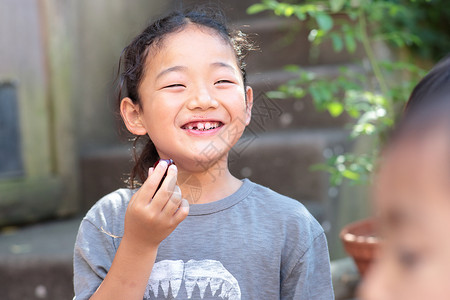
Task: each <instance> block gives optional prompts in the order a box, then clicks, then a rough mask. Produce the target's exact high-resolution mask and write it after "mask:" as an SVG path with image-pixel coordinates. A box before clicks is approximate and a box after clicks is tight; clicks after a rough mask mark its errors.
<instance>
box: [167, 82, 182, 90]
mask: <svg viewBox="0 0 450 300" xmlns="http://www.w3.org/2000/svg"><path fill="white" fill-rule="evenodd" d="M177 87H185V86H184V85H183V84H181V83H174V84H170V85H166V86H165V87H163V88H164V89H170V88H177Z"/></svg>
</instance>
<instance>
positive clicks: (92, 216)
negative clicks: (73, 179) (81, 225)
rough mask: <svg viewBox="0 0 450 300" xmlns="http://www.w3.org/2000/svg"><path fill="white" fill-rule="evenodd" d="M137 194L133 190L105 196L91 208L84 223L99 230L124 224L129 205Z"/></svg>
mask: <svg viewBox="0 0 450 300" xmlns="http://www.w3.org/2000/svg"><path fill="white" fill-rule="evenodd" d="M135 192H136V190H131V189H118V190H116V191H114V192H112V193H110V194H107V195H105V196H104V197H102V198H101V199H100V200H98V201H97V203H95V204H94V205H93V206H92V207H91V209H90V210H89V211H88V212H87V214H86V216H85V217H84V219H83V221H88V222H90V223H92V224H93V225H94V226H96V227H98V228H100V227H101V226H106V227H110V226H111V225H112V223H115V222H123V218H124V217H125V212H126V210H127V206H128V203H129V202H130V199H131V197H132V196H133V194H134V193H135ZM108 225H109V226H108Z"/></svg>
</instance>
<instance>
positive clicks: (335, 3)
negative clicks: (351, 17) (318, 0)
mask: <svg viewBox="0 0 450 300" xmlns="http://www.w3.org/2000/svg"><path fill="white" fill-rule="evenodd" d="M345 1H346V0H330V5H331V11H332V12H334V13H335V12H338V11H340V10H341V9H342V7H344V4H345Z"/></svg>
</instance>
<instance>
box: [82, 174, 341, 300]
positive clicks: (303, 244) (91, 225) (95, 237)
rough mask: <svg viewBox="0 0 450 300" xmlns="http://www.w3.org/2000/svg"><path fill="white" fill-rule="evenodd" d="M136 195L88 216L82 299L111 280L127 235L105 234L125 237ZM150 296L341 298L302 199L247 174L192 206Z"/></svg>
mask: <svg viewBox="0 0 450 300" xmlns="http://www.w3.org/2000/svg"><path fill="white" fill-rule="evenodd" d="M133 193H134V190H129V189H120V190H117V191H115V192H113V193H111V194H109V195H107V196H105V197H104V198H102V199H101V200H100V201H99V202H97V203H96V204H95V205H94V206H93V207H92V208H91V210H90V211H89V212H88V214H87V215H86V217H85V218H84V219H83V221H82V223H81V226H80V229H79V232H78V236H77V240H76V244H75V252H74V286H75V299H77V300H82V299H89V297H90V296H91V295H92V294H93V293H94V292H95V290H96V289H97V288H98V286H99V285H100V284H101V282H102V280H103V279H104V278H105V276H106V273H107V272H108V270H109V268H110V267H111V264H112V261H113V259H114V255H115V253H116V251H117V248H118V247H119V244H120V241H121V239H120V238H119V237H116V238H114V237H112V236H111V235H108V234H106V233H104V232H105V231H106V232H108V233H110V234H112V235H115V236H122V235H123V226H124V217H125V211H126V208H127V204H128V202H129V200H130V198H131V196H132V195H133ZM136 259H139V258H138V257H137V258H136ZM144 299H229V300H240V299H242V300H248V299H257V300H263V299H269V300H272V299H308V300H314V299H317V300H328V299H334V296H333V289H332V285H331V275H330V263H329V256H328V249H327V242H326V238H325V235H324V232H323V230H322V228H321V226H320V225H319V224H318V222H317V221H316V220H315V219H314V218H313V217H312V216H311V214H310V213H309V212H308V211H307V210H306V208H305V207H304V206H303V205H302V204H300V203H299V202H298V201H296V200H293V199H291V198H288V197H285V196H282V195H280V194H278V193H276V192H274V191H272V190H270V189H268V188H266V187H263V186H261V185H258V184H255V183H253V182H251V181H250V180H248V179H244V180H243V184H242V186H241V187H240V188H239V190H238V191H236V192H235V193H234V194H233V195H231V196H229V197H226V198H224V199H222V200H219V201H215V202H211V203H207V204H194V205H191V206H190V211H189V215H188V217H187V218H186V219H185V220H184V221H183V222H181V224H180V225H179V226H178V227H177V228H176V229H175V231H173V232H172V234H171V235H170V236H168V237H167V238H166V239H165V240H164V241H163V242H162V243H161V245H160V247H159V250H158V255H157V257H156V261H155V265H154V267H153V269H152V273H151V276H150V279H149V281H148V285H147V288H146V291H145V295H144Z"/></svg>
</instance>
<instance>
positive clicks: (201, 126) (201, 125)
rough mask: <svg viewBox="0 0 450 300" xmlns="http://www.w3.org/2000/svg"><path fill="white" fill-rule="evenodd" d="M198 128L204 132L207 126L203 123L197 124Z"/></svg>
mask: <svg viewBox="0 0 450 300" xmlns="http://www.w3.org/2000/svg"><path fill="white" fill-rule="evenodd" d="M197 128H198V129H200V130H203V128H205V125H204V124H203V123H197Z"/></svg>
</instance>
